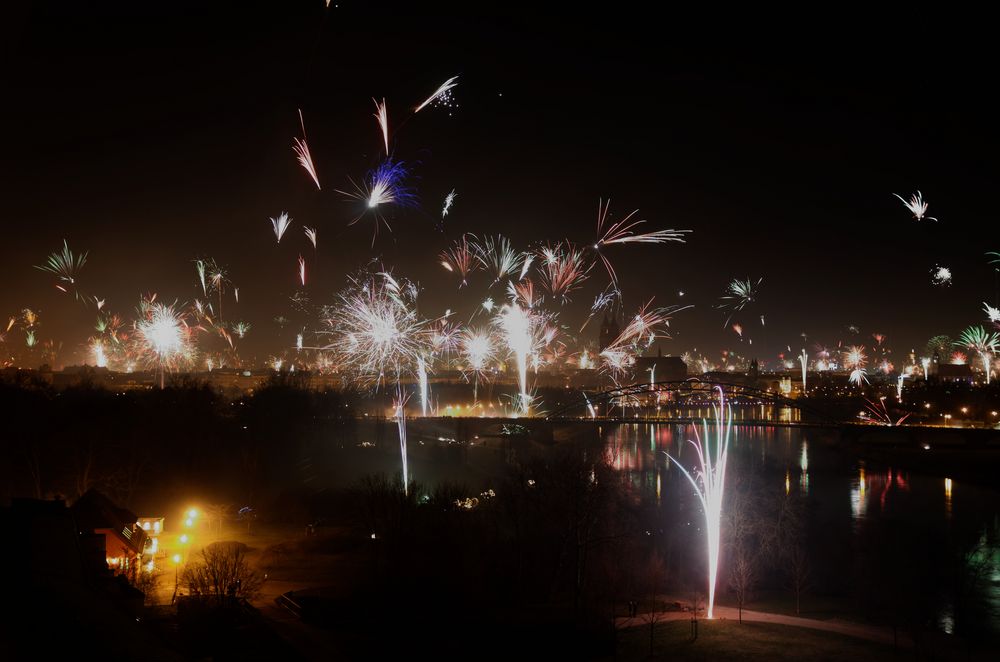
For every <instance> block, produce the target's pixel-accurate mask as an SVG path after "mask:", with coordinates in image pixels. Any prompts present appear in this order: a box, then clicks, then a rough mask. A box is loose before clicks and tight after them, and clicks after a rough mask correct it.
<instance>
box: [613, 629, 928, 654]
mask: <svg viewBox="0 0 1000 662" xmlns="http://www.w3.org/2000/svg"><path fill="white" fill-rule="evenodd" d="M690 635H691V622H690V621H688V620H683V621H670V622H666V623H660V624H658V625H657V626H656V629H655V632H654V643H653V658H654V659H664V660H666V659H670V660H720V659H722V660H726V659H734V660H735V659H738V660H810V661H813V660H847V659H849V660H851V662H862V661H864V660H885V659H892V658H893V657H895V656H897V655H898V656H900V657H902V656H906V655H909V656H910V657H912V652H909V653H907V652H906V651H903V650H900V651H898V652H896V651H894V650H893V649H892V647H891V646H883V645H880V644H876V643H871V642H867V641H863V640H861V639H854V638H852V637H842V636H840V635H836V634H832V633H828V632H821V631H818V630H809V629H805V628H795V627H788V626H784V625H774V624H771V623H743V624H742V625H740V624H739V623H737V622H735V621H706V620H701V621H699V622H698V639H697V640H695V641H692V640H691V636H690ZM619 636H620V639H619V644H618V654H617V655H616V656H615V659H620V660H644V659H649V625H648V624H647V625H646V626H645V627H641V626H640V627H636V628H630V629H628V630H622V631H621V633H620V635H619Z"/></svg>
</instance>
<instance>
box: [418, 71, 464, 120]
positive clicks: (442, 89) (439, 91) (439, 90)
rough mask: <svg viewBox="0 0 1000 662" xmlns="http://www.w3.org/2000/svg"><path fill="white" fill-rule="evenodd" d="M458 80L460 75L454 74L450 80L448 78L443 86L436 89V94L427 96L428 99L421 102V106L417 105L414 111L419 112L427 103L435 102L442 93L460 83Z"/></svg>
mask: <svg viewBox="0 0 1000 662" xmlns="http://www.w3.org/2000/svg"><path fill="white" fill-rule="evenodd" d="M456 80H458V76H452V77H451V78H449V79H448V80H446V81H445V82H444V83H442V84H441V87H439V88H437V89H436V90H434V94H432V95H430V96H429V97H427V100H426V101H424V102H423V103H422V104H420V105H419V106H417V107H416V108H414V109H413V112H414V113H419V112H420V111H421V110H423V108H424V107H425V106H426V105H427V104H429V103H431V102H433V101H434V100H435V99H437V98H438V97H440V96H441V95H442V94H444V93H445V92H447V91H448V90H450V89H451V88H453V87H455V86H456V85H458V83H456V82H455V81H456Z"/></svg>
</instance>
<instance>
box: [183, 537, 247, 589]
mask: <svg viewBox="0 0 1000 662" xmlns="http://www.w3.org/2000/svg"><path fill="white" fill-rule="evenodd" d="M184 583H185V584H186V585H187V587H188V590H189V591H190V592H191V593H192V594H193V595H201V596H208V597H211V598H214V599H216V600H220V601H221V600H222V599H223V598H226V597H229V598H233V599H235V598H243V599H244V600H252V599H253V598H255V597H257V595H259V594H260V589H261V587H262V586H263V585H264V576H263V575H262V574H261V573H260V572H258V571H257V570H255V569H254V568H251V567H250V564H249V562H248V561H247V546H246V545H244V544H243V543H239V542H216V543H212V544H211V545H209V546H208V547H205V548H204V549H202V550H201V553H200V555H199V556H198V557H197V558H195V559H194V560H193V561H192V562H190V563H188V565H187V568H185V570H184Z"/></svg>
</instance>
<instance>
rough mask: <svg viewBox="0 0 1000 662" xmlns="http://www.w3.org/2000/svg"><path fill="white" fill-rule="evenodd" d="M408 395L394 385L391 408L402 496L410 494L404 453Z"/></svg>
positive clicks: (407, 463) (408, 470) (408, 472)
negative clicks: (401, 482)
mask: <svg viewBox="0 0 1000 662" xmlns="http://www.w3.org/2000/svg"><path fill="white" fill-rule="evenodd" d="M409 399H410V396H409V394H407V393H404V392H403V387H402V386H400V385H399V383H397V384H396V396H395V397H394V398H393V401H392V406H393V408H394V409H395V410H396V426H397V427H398V429H399V454H400V456H401V457H402V458H403V494H405V495H409V493H410V463H409V459H408V454H407V452H406V401H407V400H409Z"/></svg>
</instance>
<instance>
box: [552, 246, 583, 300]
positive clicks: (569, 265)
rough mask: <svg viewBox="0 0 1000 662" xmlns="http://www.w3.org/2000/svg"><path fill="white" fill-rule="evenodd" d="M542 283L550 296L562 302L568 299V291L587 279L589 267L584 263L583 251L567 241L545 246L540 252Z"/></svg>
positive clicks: (577, 287) (576, 287)
mask: <svg viewBox="0 0 1000 662" xmlns="http://www.w3.org/2000/svg"><path fill="white" fill-rule="evenodd" d="M540 254H541V258H542V263H541V267H540V270H541V280H542V285H543V286H544V287H545V288H546V289H547V290H548V291H549V293H550V294H552V296H553V297H554V298H556V299H558V300H560V301H562V302H563V303H566V302H567V301H569V293H570V292H572V291H573V290H576V289H579V287H580V286H581V284H582V283H583V281H585V280H587V275H588V273H589V272H590V268H591V267H592V266H593V264H591V265H585V264H584V254H583V251H581V250H578V249H576V248H574V247H573V246H572V244H570V243H569V242H566V243H565V244H563V243H559V244H556V245H555V246H554V247H552V246H546V247H544V248H542V250H541V252H540Z"/></svg>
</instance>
